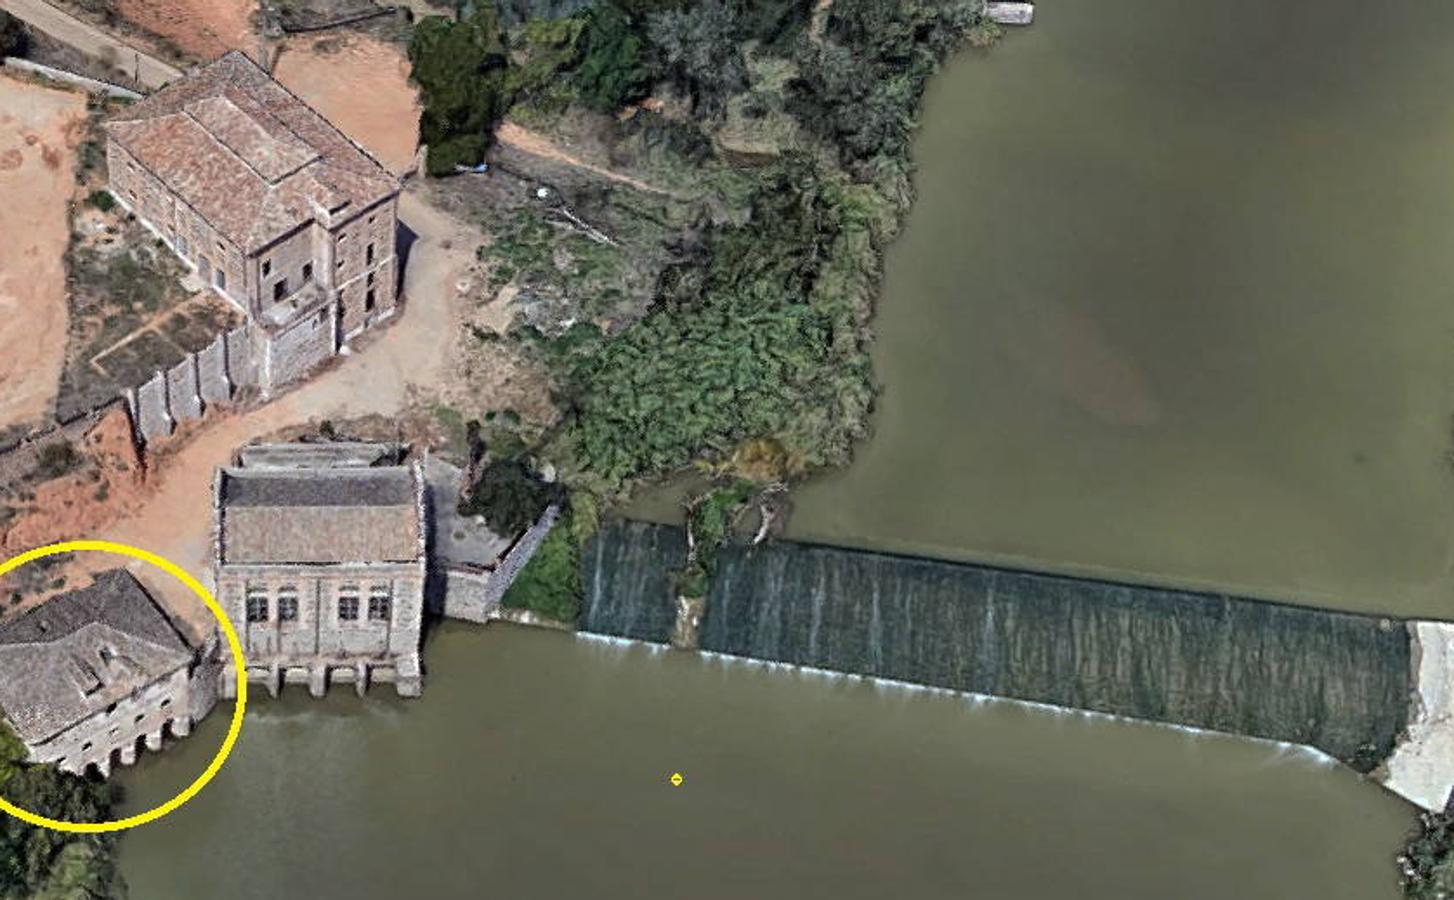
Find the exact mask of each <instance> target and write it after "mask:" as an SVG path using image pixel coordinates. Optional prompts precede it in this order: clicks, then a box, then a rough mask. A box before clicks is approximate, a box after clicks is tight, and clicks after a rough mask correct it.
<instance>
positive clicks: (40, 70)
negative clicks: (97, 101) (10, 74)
mask: <svg viewBox="0 0 1454 900" xmlns="http://www.w3.org/2000/svg"><path fill="white" fill-rule="evenodd" d="M0 62H3V64H4V65H5V67H6V68H7V69H18V70H20V71H22V72H31V73H34V74H36V75H44V76H45V77H46V78H53V79H55V80H56V81H60V82H64V83H66V84H73V85H75V86H76V87H79V88H82V89H84V90H87V91H91V92H93V93H99V94H106V95H108V96H111V97H123V98H125V99H127V100H140V99H141V94H138V93H137V92H136V91H133V90H131V89H130V88H124V87H122V86H121V85H119V84H112V83H111V82H109V81H97V80H96V79H94V78H87V77H86V76H84V75H77V74H76V73H75V72H68V71H66V70H65V69H57V68H55V67H54V66H46V65H41V64H40V63H38V62H32V61H31V60H28V59H21V58H20V57H18V56H7V57H5V58H4V59H3V60H0Z"/></svg>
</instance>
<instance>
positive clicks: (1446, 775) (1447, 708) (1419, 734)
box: [1375, 622, 1454, 811]
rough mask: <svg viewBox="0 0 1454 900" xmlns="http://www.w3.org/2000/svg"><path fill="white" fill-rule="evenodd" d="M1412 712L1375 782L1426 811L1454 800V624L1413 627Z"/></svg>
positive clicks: (1411, 666)
mask: <svg viewBox="0 0 1454 900" xmlns="http://www.w3.org/2000/svg"><path fill="white" fill-rule="evenodd" d="M1408 629H1409V637H1410V638H1411V641H1412V645H1411V648H1410V649H1411V650H1412V658H1411V660H1410V663H1411V664H1410V668H1411V669H1412V670H1413V672H1412V675H1413V682H1414V690H1413V710H1412V713H1411V721H1410V722H1409V727H1408V729H1407V730H1406V731H1405V732H1404V734H1403V735H1402V736H1401V738H1400V740H1399V742H1398V744H1397V746H1395V747H1394V751H1393V755H1391V756H1390V757H1389V758H1388V762H1387V763H1385V764H1384V767H1383V770H1382V771H1381V772H1377V773H1375V777H1377V778H1378V780H1380V781H1382V782H1383V784H1384V786H1385V787H1387V788H1388V789H1389V790H1391V791H1393V792H1394V793H1395V794H1398V795H1399V796H1401V797H1403V798H1404V799H1406V800H1410V801H1412V802H1414V803H1417V804H1418V805H1419V806H1422V807H1423V808H1425V809H1428V810H1434V811H1440V810H1443V809H1444V807H1445V804H1447V803H1448V802H1449V800H1450V797H1451V795H1454V623H1449V622H1409V623H1408Z"/></svg>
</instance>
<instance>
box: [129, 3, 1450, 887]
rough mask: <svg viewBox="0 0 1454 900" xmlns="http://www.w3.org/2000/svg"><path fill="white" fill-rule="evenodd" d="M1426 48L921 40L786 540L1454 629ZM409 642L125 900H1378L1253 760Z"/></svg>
mask: <svg viewBox="0 0 1454 900" xmlns="http://www.w3.org/2000/svg"><path fill="white" fill-rule="evenodd" d="M1451 36H1454V5H1449V4H1429V3H1424V2H1416V0H1391V2H1387V3H1383V4H1379V5H1377V6H1376V7H1369V6H1368V5H1367V4H1364V3H1355V2H1353V0H1291V2H1282V3H1266V2H1253V0H1224V2H1219V3H1206V2H1202V0H1054V2H1053V3H1052V2H1046V3H1043V4H1042V5H1041V9H1040V11H1039V16H1038V22H1037V24H1036V25H1035V26H1034V27H1033V28H1032V29H1030V30H1028V31H1026V32H1020V33H1015V34H1012V35H1011V36H1009V38H1008V39H1007V40H1006V41H1004V42H1003V44H1002V45H1001V46H999V47H997V48H995V49H994V50H993V51H992V52H991V53H990V54H988V55H986V56H979V55H974V54H965V55H964V56H962V57H960V58H959V59H957V60H955V61H954V62H953V63H952V64H951V65H949V66H948V67H947V68H946V70H945V71H944V72H943V73H942V74H941V75H939V76H938V77H937V79H936V80H935V81H934V82H933V83H932V84H931V90H930V94H929V97H928V101H927V107H926V110H925V114H924V123H925V127H924V130H923V132H922V134H921V135H920V138H919V140H918V142H917V144H916V157H917V160H918V163H919V166H920V171H919V176H918V184H919V193H920V199H919V201H918V204H917V206H916V207H915V209H914V212H913V214H912V216H911V218H910V221H909V223H908V225H907V228H906V230H905V233H904V234H903V236H902V238H901V240H900V241H899V243H898V244H897V245H896V246H895V247H894V249H893V252H892V253H891V254H890V258H889V260H888V271H887V281H886V285H885V290H884V297H883V300H882V302H881V305H880V315H879V317H878V320H877V326H876V327H877V329H878V332H879V335H880V341H879V344H878V347H877V350H876V364H877V373H878V377H879V378H880V380H881V381H882V382H883V384H884V386H885V390H884V394H883V396H882V398H881V402H880V405H879V411H878V413H877V415H876V419H875V435H874V437H873V438H872V439H871V440H870V441H868V442H866V443H865V444H864V445H863V446H862V447H861V448H860V451H859V458H858V459H857V461H856V462H855V463H854V465H853V466H852V467H850V468H849V469H848V470H847V471H845V472H843V473H840V474H838V475H835V476H830V477H827V478H824V479H822V480H820V481H818V482H816V483H814V484H812V485H809V486H808V487H807V489H805V490H804V491H803V492H802V493H801V495H800V497H799V500H798V508H797V511H796V514H795V519H794V522H793V529H794V533H795V536H799V537H803V538H809V539H816V540H822V541H826V542H830V543H840V544H851V545H859V546H869V547H873V548H876V549H886V550H895V551H901V552H911V553H921V554H925V555H930V556H941V557H950V558H969V559H977V560H984V561H992V562H999V563H1011V564H1014V563H1019V564H1023V565H1028V566H1029V567H1031V568H1042V569H1049V570H1056V571H1071V572H1086V573H1094V574H1101V575H1111V576H1113V577H1116V578H1118V579H1120V580H1124V581H1149V582H1155V583H1171V584H1178V585H1194V586H1208V587H1213V588H1215V589H1217V590H1222V591H1227V592H1232V593H1239V594H1249V595H1254V596H1267V597H1273V598H1277V599H1284V600H1294V601H1300V602H1307V603H1317V604H1325V605H1331V606H1338V607H1341V608H1346V609H1355V610H1361V611H1380V612H1388V613H1396V614H1400V615H1406V616H1418V615H1433V616H1446V617H1449V616H1454V590H1451V589H1454V579H1451V568H1450V563H1451V554H1450V548H1451V545H1454V542H1451V538H1454V491H1451V490H1450V484H1449V481H1450V476H1449V468H1448V463H1447V461H1446V459H1445V455H1446V453H1447V451H1448V450H1449V428H1450V420H1449V415H1450V412H1451V411H1454V352H1451V351H1454V341H1451V336H1454V297H1451V292H1454V253H1451V252H1450V250H1449V248H1450V247H1454V113H1451V106H1450V103H1449V101H1448V89H1447V85H1448V84H1450V83H1451V82H1454V54H1451V53H1449V52H1448V50H1449V44H1450V39H1451ZM426 660H427V662H428V665H429V685H428V687H427V689H426V692H425V696H424V698H423V699H422V700H420V701H418V702H414V703H402V702H399V701H395V700H393V699H389V698H388V697H387V696H386V695H385V693H384V692H380V693H379V694H378V695H376V696H372V697H370V698H369V699H367V700H364V701H359V700H356V699H354V698H352V697H351V696H346V695H344V694H342V693H336V694H335V695H334V696H331V697H330V698H328V699H327V700H325V701H321V702H315V701H312V700H309V699H308V698H307V697H306V695H305V694H304V693H303V692H301V691H295V692H291V693H289V694H288V695H286V696H285V697H284V698H283V699H282V700H281V701H277V702H274V701H269V700H267V699H259V700H258V701H257V702H256V704H255V706H254V708H253V711H252V712H251V714H250V715H249V721H248V725H247V728H246V729H245V731H244V733H243V737H242V740H241V742H240V744H239V746H238V748H237V752H236V755H235V758H234V760H233V761H232V762H231V763H229V765H228V766H227V768H226V769H225V770H224V771H223V773H222V774H221V776H219V778H218V779H217V781H216V782H215V783H214V784H213V785H212V786H210V787H209V788H208V789H207V790H206V791H205V792H204V793H203V794H202V795H201V796H200V797H199V798H197V799H196V800H195V801H194V802H193V803H192V804H190V805H189V806H188V807H186V808H185V809H183V810H181V811H179V812H177V813H176V814H174V815H172V816H171V817H169V818H168V819H167V820H166V821H164V822H161V823H159V824H157V825H153V826H149V827H146V828H142V829H139V830H137V831H136V832H135V833H132V834H129V835H128V836H127V837H126V838H125V840H124V842H123V852H122V866H123V871H124V873H125V875H126V876H127V878H128V879H130V881H131V883H132V887H133V893H134V896H136V897H138V898H145V900H191V898H194V897H201V896H208V897H215V898H218V900H242V898H249V900H251V898H257V897H278V898H292V897H308V898H335V897H336V898H341V900H342V898H348V900H375V898H379V900H382V898H386V897H387V898H393V897H397V896H400V895H417V896H422V897H431V898H432V897H439V898H456V897H459V898H465V897H470V898H473V897H479V896H486V895H490V894H493V893H497V892H498V893H508V894H510V895H512V896H517V897H549V898H556V897H562V896H588V897H612V898H614V897H672V896H694V897H709V898H710V897H724V898H725V897H741V896H764V897H774V898H776V897H812V896H834V897H842V898H852V897H881V896H884V895H885V894H888V893H892V894H896V895H900V896H905V897H913V898H936V897H969V896H973V897H982V898H990V900H999V898H1006V900H1050V898H1061V897H1081V898H1091V900H1136V898H1147V900H1151V898H1156V900H1163V898H1167V897H1177V898H1209V900H1210V898H1217V900H1222V898H1228V897H1237V898H1269V900H1272V898H1276V900H1297V898H1318V900H1330V898H1334V900H1336V898H1348V900H1394V898H1396V897H1397V896H1398V891H1397V888H1396V884H1395V877H1396V873H1395V870H1394V868H1393V865H1392V854H1393V852H1394V851H1395V848H1396V847H1397V845H1398V844H1399V843H1400V840H1401V837H1402V835H1403V833H1404V832H1405V831H1406V830H1407V829H1408V828H1410V827H1411V826H1412V824H1413V816H1412V812H1411V810H1410V808H1409V807H1408V806H1407V805H1406V804H1404V803H1402V802H1401V801H1398V800H1397V799H1395V798H1393V797H1391V796H1390V795H1388V794H1386V793H1384V792H1383V791H1382V790H1381V789H1380V788H1377V787H1375V786H1373V785H1371V784H1370V783H1368V782H1366V781H1364V780H1362V779H1360V778H1359V777H1358V776H1356V775H1355V774H1353V773H1352V772H1351V771H1349V770H1347V769H1344V768H1341V767H1337V766H1332V765H1330V764H1328V763H1327V762H1326V761H1324V760H1323V759H1322V758H1321V757H1318V756H1315V755H1313V754H1311V753H1309V752H1306V751H1302V750H1298V749H1294V748H1289V747H1285V746H1281V745H1274V744H1268V743H1261V742H1255V741H1249V740H1241V739H1233V738H1224V737H1217V736H1207V735H1199V734H1192V733H1189V732H1185V731H1178V730H1174V729H1171V728H1166V727H1157V726H1149V725H1141V724H1132V723H1127V722H1121V721H1115V720H1110V719H1106V718H1098V717H1091V716H1084V715H1077V714H1058V713H1053V712H1049V711H1045V710H1039V709H1032V708H1028V707H1023V706H1016V705H1013V704H1005V703H984V702H979V703H976V702H970V701H968V700H966V699H964V698H961V697H956V696H951V695H941V694H932V693H926V692H916V691H909V690H905V689H901V688H895V687H884V686H875V685H872V684H868V683H864V682H859V681H854V680H849V679H834V678H831V677H827V676H820V675H813V674H805V673H798V672H794V671H791V670H783V669H772V668H767V667H760V666H753V665H751V664H747V663H740V662H727V661H723V660H716V659H704V658H699V657H694V656H688V655H682V654H671V653H662V652H653V651H651V650H648V649H645V648H642V647H638V646H623V645H617V644H611V643H602V642H597V641H591V640H587V639H580V638H572V637H568V636H563V635H556V634H545V633H534V632H527V631H520V630H515V629H508V628H490V629H484V630H478V629H466V628H458V627H447V628H444V629H443V630H442V631H441V632H440V633H438V634H436V635H435V636H434V637H433V638H432V639H431V641H430V643H429V645H428V646H427V648H426ZM223 724H224V723H223V717H221V716H214V717H213V718H212V719H211V720H209V721H208V722H207V723H206V724H205V725H204V727H203V728H201V729H200V731H199V734H198V736H197V737H195V738H193V739H191V740H189V741H187V742H185V743H184V744H182V745H180V746H178V747H176V748H173V749H172V750H171V751H169V752H168V753H166V754H164V755H160V756H156V755H147V756H146V757H144V759H143V761H142V762H141V763H140V764H139V765H138V766H137V767H136V768H135V769H133V770H131V771H129V772H127V773H126V774H125V775H124V776H123V783H124V784H125V785H126V786H127V788H128V789H129V790H130V792H131V800H130V801H129V803H128V809H129V810H134V809H139V808H141V807H142V806H145V805H148V804H150V803H153V802H156V801H158V800H161V799H163V798H164V797H165V796H167V795H169V793H170V792H171V790H172V789H173V788H174V787H175V786H177V785H180V784H181V783H183V782H185V781H186V780H189V779H190V778H191V777H192V776H193V775H195V773H196V772H197V771H199V770H200V768H201V766H202V765H203V764H204V762H205V759H206V758H207V757H208V756H209V755H210V754H211V752H212V750H213V748H214V747H215V746H216V742H217V740H219V739H220V736H221V732H222V728H223ZM673 771H680V772H682V773H683V775H684V776H685V779H686V780H685V782H684V784H683V785H682V786H681V787H680V788H673V787H671V786H670V785H669V784H668V782H667V778H668V776H669V775H670V774H671V773H672V772H673Z"/></svg>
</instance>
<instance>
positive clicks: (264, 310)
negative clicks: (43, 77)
mask: <svg viewBox="0 0 1454 900" xmlns="http://www.w3.org/2000/svg"><path fill="white" fill-rule="evenodd" d="M106 133H107V143H106V158H107V165H108V169H109V172H110V189H111V193H112V195H113V196H114V197H115V198H116V199H117V201H118V202H120V203H121V205H122V206H124V207H125V208H126V209H127V210H129V211H130V212H132V213H133V214H135V215H136V216H137V218H138V219H140V220H141V221H142V222H143V223H144V224H145V225H147V227H148V228H150V229H151V230H152V231H153V232H154V233H155V234H156V235H157V237H159V238H160V239H161V240H162V241H164V242H165V243H166V244H167V246H168V247H170V248H171V249H172V250H173V252H175V253H176V254H177V256H178V257H180V258H181V259H182V260H183V261H184V262H185V263H186V264H187V265H188V266H190V267H192V268H193V269H195V270H196V272H197V274H198V276H199V277H200V278H201V279H202V280H203V281H204V282H205V283H206V284H207V285H208V286H209V287H210V288H211V289H212V290H214V291H216V292H217V293H218V294H220V295H222V296H223V297H224V298H226V299H227V300H229V301H230V302H232V303H233V304H234V305H235V306H237V307H238V308H239V309H240V310H242V312H243V313H244V314H245V315H246V317H247V321H248V331H249V336H250V351H251V355H252V356H253V364H254V366H255V369H256V381H257V384H258V385H259V387H260V388H261V389H262V391H263V393H264V395H267V394H269V393H271V392H273V391H274V390H276V389H278V388H280V387H282V386H283V385H285V384H287V383H289V382H292V381H296V380H298V379H300V378H302V377H304V376H305V375H307V374H308V373H309V372H310V371H311V370H313V369H314V368H316V367H317V366H318V365H319V364H321V363H322V362H324V361H326V360H327V359H329V358H331V357H332V356H334V355H335V354H337V353H338V352H339V350H340V349H341V348H342V347H343V346H344V345H345V344H346V343H347V341H349V340H350V339H351V338H353V337H354V336H356V335H358V334H360V333H362V332H363V331H365V330H367V329H368V328H370V327H371V326H373V325H375V324H377V323H378V322H381V321H383V320H385V319H388V318H389V317H391V316H392V315H393V314H394V312H395V310H396V308H397V303H398V284H399V264H398V259H397V257H396V254H395V247H396V238H395V234H396V230H397V203H398V194H399V187H400V183H399V179H398V178H397V177H395V176H394V175H392V174H391V173H389V172H388V171H387V170H386V169H385V168H384V167H383V166H382V165H380V164H379V162H378V161H377V160H375V159H374V158H373V157H372V156H370V155H369V154H368V153H367V152H366V151H365V150H364V149H363V148H361V147H360V146H358V145H357V144H355V143H353V142H352V141H350V140H349V139H348V138H347V137H345V136H344V135H343V134H342V133H341V132H339V131H338V130H337V129H336V128H334V127H333V126H332V125H330V124H329V123H328V122H327V121H326V120H325V119H324V118H323V117H322V116H320V115H318V113H316V112H315V111H314V110H312V109H311V108H309V107H308V106H307V105H305V104H304V103H303V102H302V101H301V100H299V99H298V98H297V97H295V96H294V95H293V94H292V93H290V92H289V91H288V90H287V89H286V88H284V87H283V86H282V85H280V84H278V83H277V82H276V81H274V80H273V79H272V78H271V77H270V76H269V75H268V74H267V73H266V72H264V71H263V70H262V69H260V68H258V66H257V65H255V64H254V63H253V62H252V61H251V60H249V59H248V58H247V57H246V56H244V55H243V54H241V53H238V52H236V51H234V52H232V53H228V54H227V55H225V56H223V57H221V58H220V59H218V60H217V61H216V62H214V63H212V64H211V65H208V66H206V67H204V68H202V69H200V70H198V71H197V72H194V73H192V74H190V75H188V76H187V77H186V78H184V79H182V80H180V81H177V82H175V83H173V84H170V85H168V86H167V87H166V88H164V89H163V90H161V91H158V92H157V93H155V94H153V95H151V96H149V97H147V98H146V99H144V100H142V101H140V102H139V103H136V104H134V105H132V106H130V107H127V108H126V109H124V110H122V111H120V112H118V113H116V114H114V115H113V116H112V117H111V118H110V119H109V120H108V122H107V123H106Z"/></svg>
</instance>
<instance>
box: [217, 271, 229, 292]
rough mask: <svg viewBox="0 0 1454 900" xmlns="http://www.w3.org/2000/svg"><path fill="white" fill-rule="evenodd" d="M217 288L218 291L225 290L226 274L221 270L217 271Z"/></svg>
mask: <svg viewBox="0 0 1454 900" xmlns="http://www.w3.org/2000/svg"><path fill="white" fill-rule="evenodd" d="M217 287H218V289H219V290H223V291H225V290H227V273H226V272H224V271H222V270H221V269H218V270H217Z"/></svg>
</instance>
